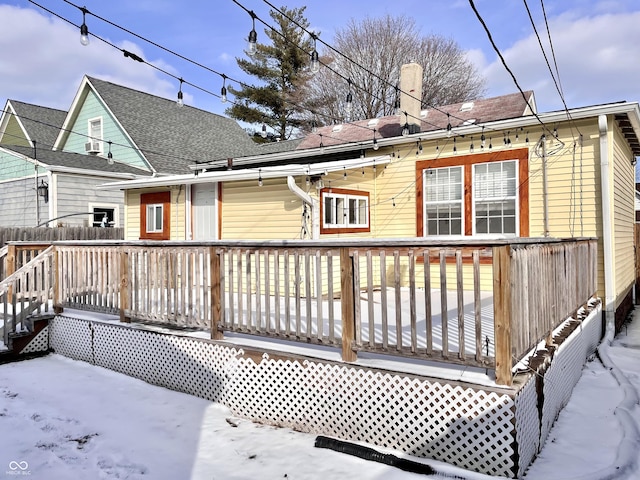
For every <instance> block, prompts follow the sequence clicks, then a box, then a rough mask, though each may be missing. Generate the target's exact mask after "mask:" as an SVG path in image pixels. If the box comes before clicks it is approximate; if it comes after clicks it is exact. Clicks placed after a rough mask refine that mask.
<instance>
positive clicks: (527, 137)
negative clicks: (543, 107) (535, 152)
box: [524, 130, 529, 145]
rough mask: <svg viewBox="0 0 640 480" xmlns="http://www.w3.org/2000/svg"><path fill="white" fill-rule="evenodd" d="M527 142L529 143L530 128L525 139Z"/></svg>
mask: <svg viewBox="0 0 640 480" xmlns="http://www.w3.org/2000/svg"><path fill="white" fill-rule="evenodd" d="M524 141H525V143H526V144H527V145H529V130H527V136H526V137H525V139H524Z"/></svg>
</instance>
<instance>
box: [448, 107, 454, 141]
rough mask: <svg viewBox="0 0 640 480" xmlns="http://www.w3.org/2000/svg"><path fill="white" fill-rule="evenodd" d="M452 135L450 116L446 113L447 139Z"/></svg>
mask: <svg viewBox="0 0 640 480" xmlns="http://www.w3.org/2000/svg"><path fill="white" fill-rule="evenodd" d="M452 134H453V129H452V128H451V115H449V114H448V113H447V137H450V136H451V135H452Z"/></svg>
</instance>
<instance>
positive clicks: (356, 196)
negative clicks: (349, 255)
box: [320, 188, 369, 233]
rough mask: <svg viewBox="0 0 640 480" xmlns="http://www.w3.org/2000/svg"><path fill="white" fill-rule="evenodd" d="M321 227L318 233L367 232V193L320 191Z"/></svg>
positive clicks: (333, 190) (328, 189)
mask: <svg viewBox="0 0 640 480" xmlns="http://www.w3.org/2000/svg"><path fill="white" fill-rule="evenodd" d="M320 197H321V207H320V208H321V214H322V225H321V228H320V233H349V232H368V231H369V193H368V192H361V191H358V190H346V189H342V188H324V189H322V190H321V191H320Z"/></svg>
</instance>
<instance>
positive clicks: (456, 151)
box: [453, 137, 458, 155]
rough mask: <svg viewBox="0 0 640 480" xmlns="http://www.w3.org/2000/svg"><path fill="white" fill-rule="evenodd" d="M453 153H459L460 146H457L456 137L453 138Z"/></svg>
mask: <svg viewBox="0 0 640 480" xmlns="http://www.w3.org/2000/svg"><path fill="white" fill-rule="evenodd" d="M453 153H454V155H455V154H457V153H458V146H457V145H456V137H453Z"/></svg>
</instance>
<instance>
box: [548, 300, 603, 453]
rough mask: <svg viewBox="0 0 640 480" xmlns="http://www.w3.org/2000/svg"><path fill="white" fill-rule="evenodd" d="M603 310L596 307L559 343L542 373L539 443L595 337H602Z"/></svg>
mask: <svg viewBox="0 0 640 480" xmlns="http://www.w3.org/2000/svg"><path fill="white" fill-rule="evenodd" d="M601 314H602V310H601V309H600V308H597V309H595V310H593V311H592V312H591V314H590V315H589V316H588V317H587V318H586V319H585V320H584V321H583V322H582V324H581V326H579V327H578V328H576V330H574V331H573V332H572V333H571V335H569V337H568V338H567V339H566V340H565V341H564V342H563V343H562V344H561V345H560V346H559V347H558V350H557V351H556V353H555V355H554V357H553V360H552V362H551V365H550V366H549V369H548V370H547V371H546V372H545V374H544V380H543V381H544V388H543V395H544V407H543V409H542V419H541V426H540V445H544V442H545V440H546V438H547V436H548V435H549V431H550V430H551V427H552V425H553V423H554V422H555V420H556V418H558V414H559V413H560V410H562V409H563V408H564V406H565V405H566V404H567V402H568V401H569V398H570V397H571V392H572V391H573V387H575V385H576V383H578V380H580V376H581V375H582V367H583V366H584V362H585V360H586V358H587V357H588V356H589V355H590V354H592V353H593V352H594V351H595V347H596V345H597V341H594V339H596V338H597V339H600V338H601V337H602V323H601Z"/></svg>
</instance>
